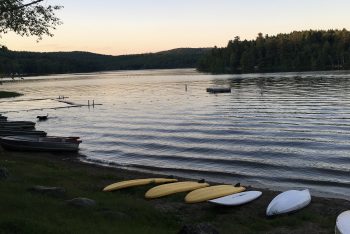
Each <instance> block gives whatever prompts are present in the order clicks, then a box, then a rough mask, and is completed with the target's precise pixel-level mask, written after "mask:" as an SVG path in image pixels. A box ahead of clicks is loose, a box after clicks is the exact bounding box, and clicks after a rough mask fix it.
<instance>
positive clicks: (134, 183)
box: [103, 178, 177, 192]
mask: <svg viewBox="0 0 350 234" xmlns="http://www.w3.org/2000/svg"><path fill="white" fill-rule="evenodd" d="M176 181H177V179H171V178H147V179H136V180H126V181H120V182H117V183H114V184H110V185H108V186H106V187H105V188H104V189H103V191H104V192H111V191H115V190H119V189H124V188H130V187H135V186H141V185H147V184H163V183H171V182H176Z"/></svg>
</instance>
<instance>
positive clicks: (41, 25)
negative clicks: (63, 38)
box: [0, 0, 62, 40]
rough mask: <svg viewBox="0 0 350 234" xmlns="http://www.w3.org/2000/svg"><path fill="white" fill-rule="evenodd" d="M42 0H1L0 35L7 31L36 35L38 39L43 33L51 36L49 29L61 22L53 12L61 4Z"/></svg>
mask: <svg viewBox="0 0 350 234" xmlns="http://www.w3.org/2000/svg"><path fill="white" fill-rule="evenodd" d="M43 2H44V0H36V1H34V0H31V1H28V0H1V1H0V36H1V35H2V34H5V33H7V32H9V31H13V32H15V33H17V34H19V35H21V36H36V37H37V39H38V40H41V39H42V37H43V36H44V35H47V36H53V34H52V33H51V30H52V29H55V28H56V26H57V25H60V24H61V23H62V22H61V21H60V19H59V18H58V17H56V15H55V12H56V11H57V10H59V9H61V8H62V6H57V5H47V4H44V3H43Z"/></svg>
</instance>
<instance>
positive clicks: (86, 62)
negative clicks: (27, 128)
mask: <svg viewBox="0 0 350 234" xmlns="http://www.w3.org/2000/svg"><path fill="white" fill-rule="evenodd" d="M208 51H209V49H205V48H203V49H192V48H181V49H174V50H169V51H163V52H159V53H149V54H137V55H123V56H109V55H101V54H93V53H88V52H54V53H35V52H15V51H11V50H8V49H7V48H5V47H3V48H2V49H0V73H3V74H5V75H7V76H9V75H11V74H20V75H37V74H58V73H74V72H95V71H110V70H139V69H163V68H164V69H170V68H193V67H196V66H197V62H198V60H199V59H200V58H201V57H202V56H203V55H204V54H205V53H207V52H208Z"/></svg>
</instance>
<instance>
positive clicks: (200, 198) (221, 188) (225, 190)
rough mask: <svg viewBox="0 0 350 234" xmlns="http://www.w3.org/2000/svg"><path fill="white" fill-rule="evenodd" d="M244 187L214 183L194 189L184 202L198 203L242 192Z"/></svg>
mask: <svg viewBox="0 0 350 234" xmlns="http://www.w3.org/2000/svg"><path fill="white" fill-rule="evenodd" d="M244 190H245V187H242V186H234V185H215V186H210V187H207V188H201V189H197V190H194V191H192V192H190V193H189V194H187V196H186V197H185V202H186V203H198V202H204V201H208V200H212V199H215V198H219V197H224V196H227V195H231V194H235V193H239V192H243V191H244Z"/></svg>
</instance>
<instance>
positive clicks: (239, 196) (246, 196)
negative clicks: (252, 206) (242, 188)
mask: <svg viewBox="0 0 350 234" xmlns="http://www.w3.org/2000/svg"><path fill="white" fill-rule="evenodd" d="M261 194H262V192H260V191H247V192H242V193H236V194H232V195H228V196H225V197H220V198H217V199H213V200H209V202H210V203H214V204H217V205H224V206H239V205H243V204H246V203H248V202H251V201H253V200H255V199H257V198H259V197H260V196H261Z"/></svg>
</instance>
